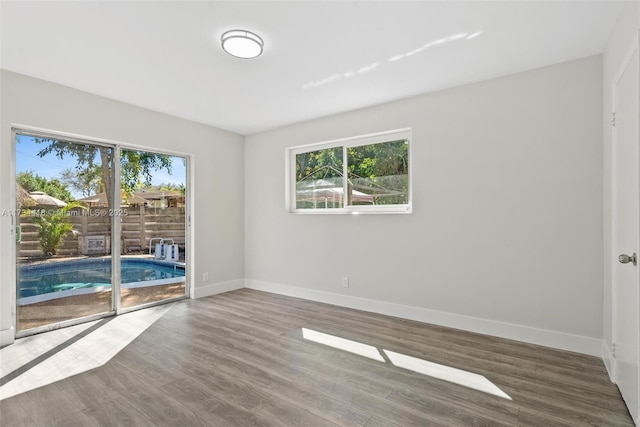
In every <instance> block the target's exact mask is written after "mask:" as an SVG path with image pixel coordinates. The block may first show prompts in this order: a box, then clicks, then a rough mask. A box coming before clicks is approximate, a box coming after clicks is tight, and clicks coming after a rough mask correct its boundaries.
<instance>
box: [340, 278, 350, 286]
mask: <svg viewBox="0 0 640 427" xmlns="http://www.w3.org/2000/svg"><path fill="white" fill-rule="evenodd" d="M342 287H343V288H348V287H349V278H348V277H347V276H344V277H343V278H342Z"/></svg>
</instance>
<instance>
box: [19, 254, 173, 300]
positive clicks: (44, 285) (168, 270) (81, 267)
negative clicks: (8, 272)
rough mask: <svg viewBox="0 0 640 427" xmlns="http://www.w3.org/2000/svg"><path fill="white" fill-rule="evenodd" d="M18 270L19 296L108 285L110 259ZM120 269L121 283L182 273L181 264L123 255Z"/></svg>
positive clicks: (54, 264) (77, 261)
mask: <svg viewBox="0 0 640 427" xmlns="http://www.w3.org/2000/svg"><path fill="white" fill-rule="evenodd" d="M18 270H19V271H18V283H19V286H18V298H25V297H30V296H34V295H42V294H48V293H53V292H61V291H67V290H71V289H80V288H96V287H101V286H107V287H109V286H111V260H110V259H108V258H100V259H88V260H73V261H61V262H55V263H45V264H37V265H25V266H21V267H19V269H18ZM120 270H121V273H120V276H121V282H122V283H123V284H126V283H138V282H146V281H150V280H162V279H171V278H174V277H184V275H185V273H184V265H181V264H172V263H167V262H163V261H154V260H140V259H122V260H121V268H120Z"/></svg>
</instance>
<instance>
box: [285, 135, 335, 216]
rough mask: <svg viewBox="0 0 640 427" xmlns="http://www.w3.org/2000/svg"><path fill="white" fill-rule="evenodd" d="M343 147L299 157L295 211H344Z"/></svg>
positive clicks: (297, 161)
mask: <svg viewBox="0 0 640 427" xmlns="http://www.w3.org/2000/svg"><path fill="white" fill-rule="evenodd" d="M342 175H343V171H342V147H333V148H327V149H324V150H317V151H310V152H308V153H300V154H296V209H335V208H342V207H343V203H342V199H343V197H342V196H343V193H344V183H343V180H342Z"/></svg>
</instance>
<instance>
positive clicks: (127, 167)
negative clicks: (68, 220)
mask: <svg viewBox="0 0 640 427" xmlns="http://www.w3.org/2000/svg"><path fill="white" fill-rule="evenodd" d="M34 141H35V142H36V143H37V144H43V145H45V144H46V146H45V147H44V148H43V149H42V150H40V151H39V152H38V156H39V157H45V156H47V155H49V154H54V155H55V156H56V157H58V158H60V159H64V157H65V156H71V157H75V158H76V159H77V161H78V162H77V166H76V167H77V168H79V170H91V169H93V168H99V169H100V174H101V181H102V183H101V188H102V189H104V192H105V193H106V196H107V204H108V206H109V207H110V208H112V207H114V201H113V195H112V193H113V184H112V175H111V174H112V170H113V149H112V148H111V147H105V146H100V145H90V144H81V143H75V142H68V141H61V140H58V139H50V138H34ZM160 169H166V170H167V172H169V173H171V157H170V156H165V155H162V154H155V153H149V152H146V151H136V150H122V151H121V153H120V181H121V188H122V189H123V190H124V191H125V192H126V193H131V192H133V190H134V189H135V188H136V187H137V186H138V185H139V184H141V183H143V182H145V183H149V184H150V183H151V178H152V175H151V171H152V170H160Z"/></svg>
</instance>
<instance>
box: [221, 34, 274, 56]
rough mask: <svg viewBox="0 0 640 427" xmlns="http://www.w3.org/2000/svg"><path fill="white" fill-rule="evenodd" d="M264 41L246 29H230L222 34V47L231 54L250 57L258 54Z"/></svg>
mask: <svg viewBox="0 0 640 427" xmlns="http://www.w3.org/2000/svg"><path fill="white" fill-rule="evenodd" d="M263 46H264V42H263V41H262V39H261V38H260V36H258V35H257V34H254V33H252V32H251V31H246V30H231V31H227V32H226V33H224V34H223V35H222V48H223V49H224V51H225V52H227V53H228V54H229V55H231V56H235V57H237V58H243V59H250V58H255V57H256V56H260V54H261V53H262V47H263Z"/></svg>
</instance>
